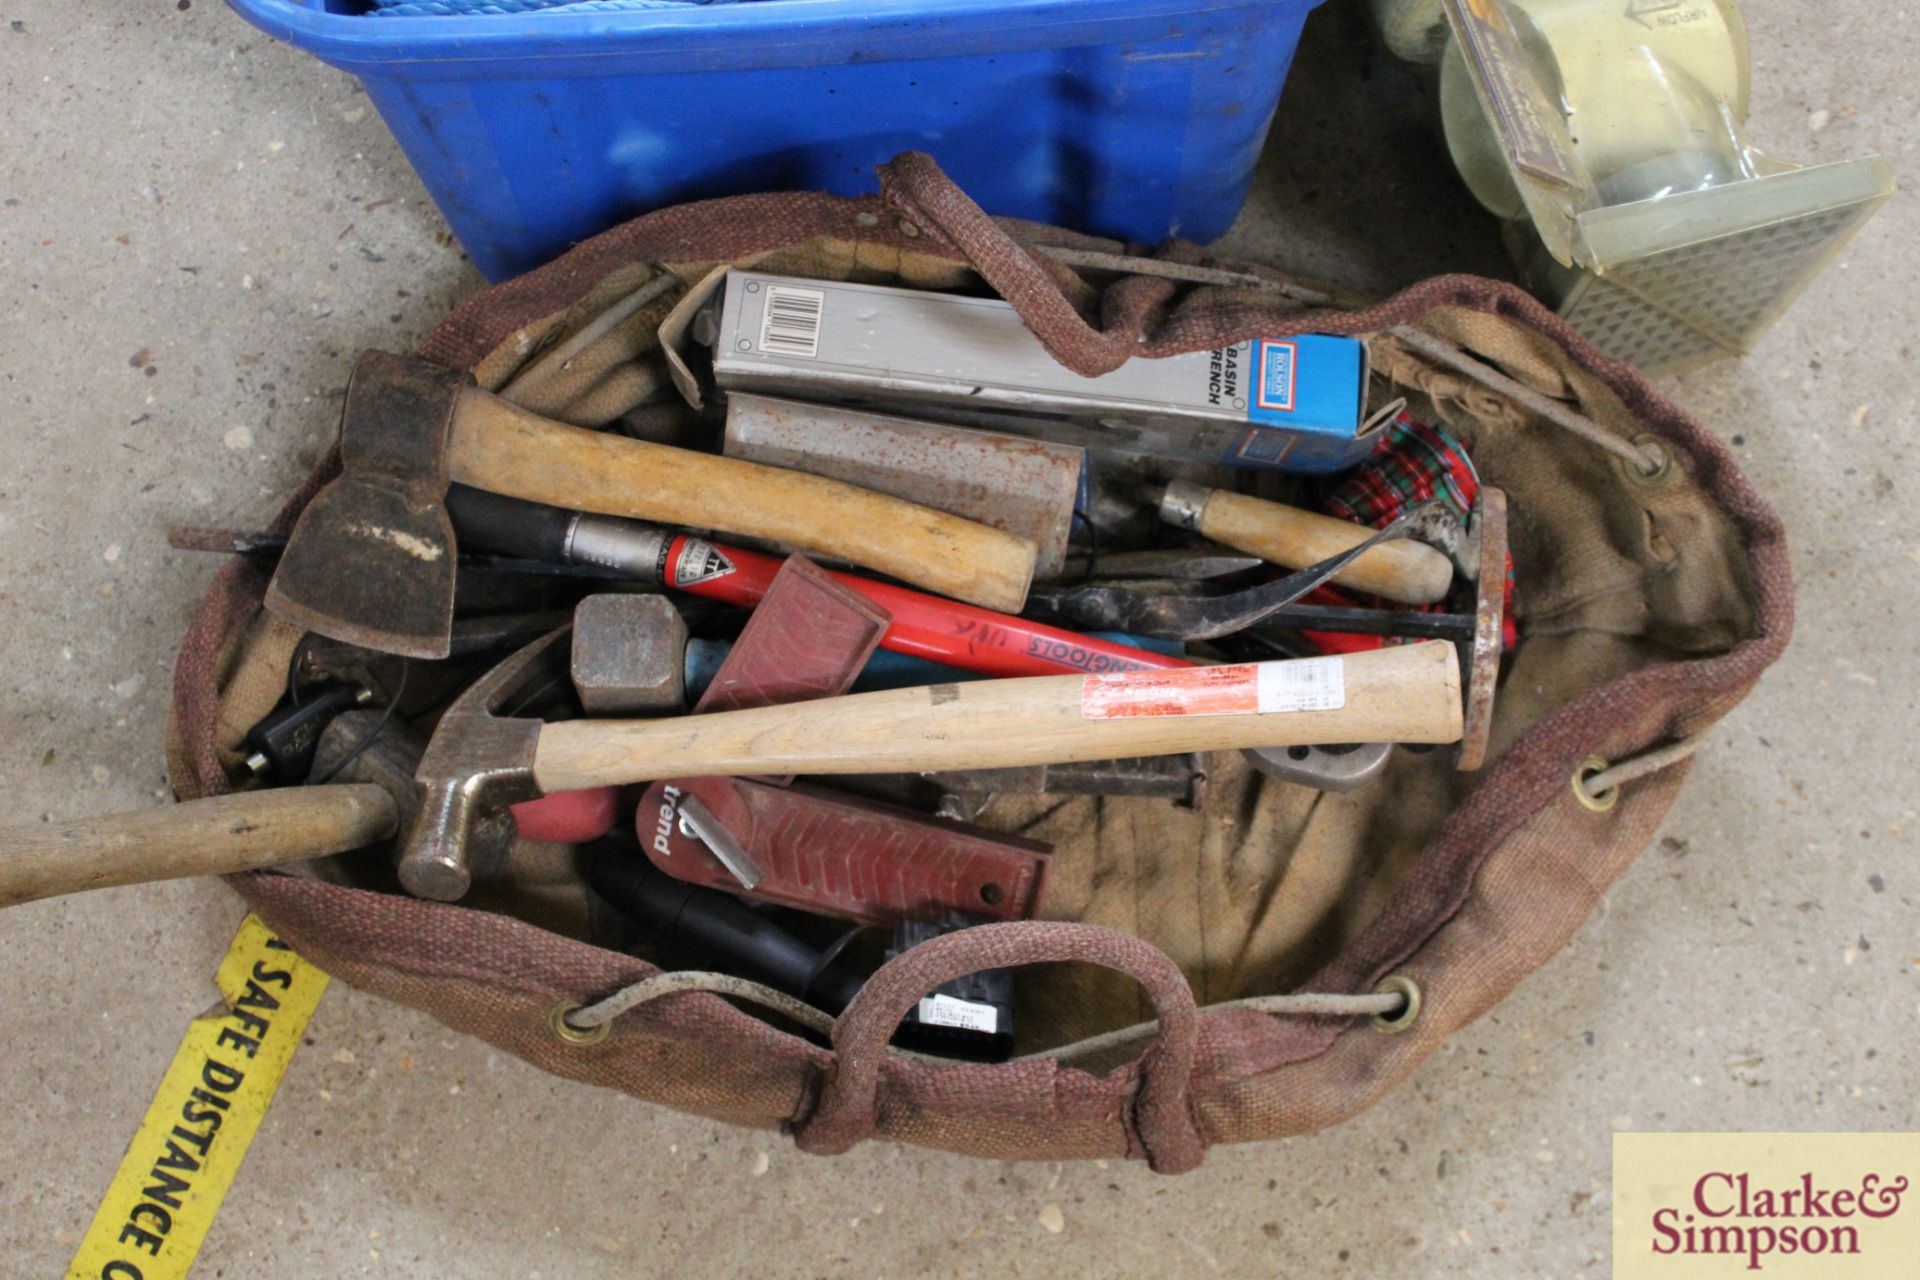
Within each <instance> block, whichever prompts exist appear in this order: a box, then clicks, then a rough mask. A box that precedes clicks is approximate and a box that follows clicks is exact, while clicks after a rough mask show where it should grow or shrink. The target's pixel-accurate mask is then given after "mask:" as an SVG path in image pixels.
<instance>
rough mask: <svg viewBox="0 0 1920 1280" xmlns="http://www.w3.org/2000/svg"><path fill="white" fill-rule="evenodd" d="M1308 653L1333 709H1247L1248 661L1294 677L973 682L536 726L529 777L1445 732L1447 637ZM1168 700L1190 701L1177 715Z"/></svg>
mask: <svg viewBox="0 0 1920 1280" xmlns="http://www.w3.org/2000/svg"><path fill="white" fill-rule="evenodd" d="M1308 661H1309V662H1322V663H1324V662H1333V663H1337V664H1339V668H1340V671H1341V676H1342V683H1343V684H1344V700H1343V703H1344V704H1343V705H1342V706H1340V707H1339V708H1338V709H1337V710H1321V711H1287V710H1274V711H1260V710H1257V709H1256V708H1255V706H1254V705H1253V704H1252V702H1251V701H1250V699H1251V698H1252V696H1253V694H1252V689H1251V686H1248V685H1247V684H1246V683H1245V682H1246V681H1247V680H1250V679H1251V680H1255V681H1256V682H1257V681H1258V668H1262V667H1266V668H1294V669H1295V670H1294V671H1292V672H1279V671H1274V672H1270V673H1268V675H1269V676H1270V677H1271V684H1272V687H1274V688H1275V689H1282V688H1285V687H1286V685H1285V677H1286V676H1287V675H1303V674H1305V673H1304V672H1303V671H1301V670H1300V668H1301V667H1302V664H1301V663H1300V662H1269V663H1249V664H1245V665H1243V666H1238V667H1190V668H1184V669H1181V670H1176V671H1130V672H1122V673H1117V674H1114V675H1105V676H1033V677H1028V678H1025V679H1018V680H981V681H976V682H973V683H969V684H946V685H933V686H930V687H928V688H921V689H895V690H889V691H887V692H883V693H862V694H854V695H851V696H848V697H841V698H823V699H820V700H818V701H815V702H799V703H792V704H789V705H786V706H780V707H759V708H754V709H752V710H746V711H727V712H721V713H719V714H714V715H700V716H684V717H676V718H670V719H664V720H600V721H593V720H569V721H563V722H561V723H558V724H549V725H546V726H545V727H543V728H542V730H541V732H540V738H539V743H538V745H537V747H536V748H535V752H534V763H533V775H534V780H535V781H536V782H537V783H539V785H540V786H541V787H542V788H544V789H545V790H548V791H568V790H580V789H583V788H586V787H593V786H603V785H608V784H616V783H629V782H645V781H650V780H652V779H655V778H668V777H685V776H698V775H703V774H704V775H740V774H763V773H775V774H779V773H810V774H819V773H914V772H920V771H923V770H936V769H995V768H1003V767H1012V766H1016V765H1029V764H1048V763H1056V762H1063V761H1073V760H1102V759H1110V758H1113V757H1116V756H1146V755H1168V754H1173V753H1176V752H1183V751H1213V750H1227V749H1229V748H1235V747H1284V746H1295V745H1310V744H1317V743H1334V742H1453V741H1456V740H1457V739H1458V738H1459V737H1460V732H1461V715H1462V712H1461V698H1460V666H1459V658H1458V655H1457V654H1456V652H1455V650H1454V647H1453V646H1452V645H1449V644H1443V643H1438V642H1433V643H1427V644H1412V645H1395V646H1391V647H1388V648H1384V649H1376V650H1372V651H1370V652H1367V653H1359V654H1351V655H1348V656H1346V657H1343V658H1331V659H1326V658H1322V659H1309V660H1308ZM1321 670H1322V671H1324V670H1325V669H1324V668H1322V669H1321ZM1236 682H1239V683H1236ZM1149 689H1152V690H1156V692H1155V693H1154V694H1153V696H1152V697H1148V698H1146V699H1144V705H1145V706H1146V707H1147V708H1148V710H1147V711H1146V712H1144V713H1143V712H1139V711H1137V710H1136V713H1135V714H1130V715H1114V714H1111V712H1112V709H1113V708H1114V707H1115V706H1117V705H1123V704H1129V703H1132V704H1135V705H1136V706H1137V705H1140V704H1142V702H1143V700H1142V699H1141V698H1140V697H1139V694H1140V693H1141V692H1142V691H1144V690H1149ZM1161 690H1164V691H1165V692H1157V691H1161ZM1182 706H1185V707H1187V708H1189V709H1190V710H1189V711H1188V712H1187V713H1181V712H1180V711H1179V710H1178V708H1180V707H1182ZM1236 708H1237V709H1236ZM1103 710H1104V711H1106V712H1107V713H1108V714H1106V715H1102V714H1101V712H1102V711H1103ZM1090 713H1091V714H1090Z"/></svg>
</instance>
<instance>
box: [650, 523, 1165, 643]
mask: <svg viewBox="0 0 1920 1280" xmlns="http://www.w3.org/2000/svg"><path fill="white" fill-rule="evenodd" d="M689 542H692V543H693V545H694V547H695V548H696V550H697V552H698V553H699V554H698V557H697V561H696V563H699V564H704V563H705V562H706V556H705V554H704V553H705V551H706V548H707V546H708V545H709V544H706V543H703V542H700V541H699V540H697V539H689V538H687V537H686V536H685V535H680V536H677V537H675V538H674V539H673V541H672V542H671V543H669V544H668V546H667V554H666V568H665V573H664V577H665V582H666V585H667V586H670V587H674V588H676V589H678V590H681V591H689V592H692V593H693V594H694V595H701V596H706V597H708V598H709V599H713V600H724V601H726V602H727V603H728V604H736V605H741V606H744V607H746V608H749V609H750V608H752V607H753V606H754V605H756V604H758V603H760V598H761V597H762V596H764V595H766V593H767V588H768V587H770V586H772V585H773V575H774V574H775V573H777V572H779V569H780V561H779V560H778V559H776V558H775V557H773V556H765V555H760V554H758V553H756V552H752V551H742V550H740V549H739V548H738V547H718V546H716V547H714V548H713V549H714V550H716V551H718V552H719V553H720V554H721V555H723V556H725V557H726V558H727V559H728V560H729V561H731V562H732V564H733V569H732V571H731V572H728V573H722V574H719V575H716V576H700V577H694V578H693V579H692V580H691V581H687V582H682V581H680V577H681V568H682V563H683V552H684V551H685V550H686V548H687V545H688V543H689ZM690 576H691V575H690ZM833 576H834V578H835V579H837V580H838V581H839V582H841V583H842V584H843V585H845V586H847V587H849V588H851V589H852V590H854V591H857V592H859V593H860V594H861V595H863V596H865V597H866V598H867V599H869V600H871V601H873V602H874V603H875V604H877V605H879V606H880V607H881V608H883V609H885V610H886V611H887V612H888V613H889V614H891V615H892V616H893V623H892V625H891V626H889V627H888V628H887V633H886V635H885V636H884V637H882V638H881V641H880V647H881V648H883V649H891V650H892V651H893V652H895V653H906V654H912V655H913V656H914V657H918V658H929V659H931V660H933V661H935V662H943V663H946V664H947V665H948V666H951V667H959V668H961V669H963V670H966V671H978V672H980V673H981V674H982V675H989V676H1052V675H1060V674H1062V673H1064V672H1075V671H1080V672H1087V671H1094V672H1099V671H1137V670H1141V669H1143V668H1147V667H1158V668H1168V667H1187V666H1192V665H1193V664H1192V663H1191V662H1189V661H1188V660H1187V659H1185V658H1182V657H1177V656H1175V655H1173V654H1167V653H1155V652H1152V651H1151V650H1147V649H1135V648H1133V647H1131V646H1129V645H1124V644H1117V643H1115V642H1113V641H1111V640H1100V639H1096V638H1095V637H1092V636H1083V635H1076V634H1075V633H1073V632H1071V631H1062V630H1061V629H1060V628H1058V627H1049V626H1047V625H1046V624H1044V623H1039V622H1029V621H1027V620H1026V619H1025V618H1016V617H1014V616H1013V615H1012V614H1006V613H995V612H993V611H992V610H990V609H981V608H978V607H977V606H974V605H970V604H962V603H960V602H959V601H957V600H944V599H941V598H940V597H938V596H930V595H927V594H926V593H924V592H920V591H914V590H911V589H909V588H907V587H896V586H894V585H892V584H891V583H886V582H875V581H873V580H872V579H870V578H861V577H856V576H855V575H853V574H850V573H835V574H834V575H833Z"/></svg>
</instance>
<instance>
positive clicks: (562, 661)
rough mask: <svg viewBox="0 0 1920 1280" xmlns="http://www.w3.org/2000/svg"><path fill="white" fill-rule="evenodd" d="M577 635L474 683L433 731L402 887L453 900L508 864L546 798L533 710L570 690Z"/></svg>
mask: <svg viewBox="0 0 1920 1280" xmlns="http://www.w3.org/2000/svg"><path fill="white" fill-rule="evenodd" d="M572 630H573V629H572V628H571V627H561V628H560V629H559V630H557V631H553V632H551V633H549V634H547V635H544V636H542V637H540V638H539V639H538V640H535V641H534V642H533V643H532V644H530V645H528V646H527V647H526V648H524V649H522V650H520V651H519V652H518V653H516V654H514V655H513V656H512V657H511V658H508V659H507V660H506V661H504V662H502V663H501V664H500V665H499V666H497V667H495V668H494V669H493V670H492V671H489V672H488V673H487V674H486V675H484V676H482V677H481V678H480V679H479V680H477V681H475V682H474V683H473V684H472V686H470V687H469V688H468V689H467V691H466V692H465V693H463V694H461V695H460V697H459V698H458V699H456V700H455V701H454V703H453V705H452V706H450V707H448V708H447V710H446V713H445V714H443V715H442V716H441V717H440V723H439V725H438V727H436V728H435V729H434V731H433V739H432V741H430V742H429V743H428V744H427V751H426V754H425V755H423V756H422V757H421V758H420V767H419V768H418V769H417V770H415V771H414V775H413V776H414V780H415V781H416V782H417V783H418V784H419V787H420V814H419V817H418V818H416V819H415V820H414V824H413V829H412V830H411V831H410V832H408V834H407V840H406V844H405V846H404V847H403V848H402V849H401V852H400V867H399V870H400V883H401V884H402V885H404V886H406V890H407V892H408V893H411V894H413V895H414V896H416V897H420V898H434V899H438V900H439V901H441V902H452V901H455V900H456V899H458V898H460V897H462V896H464V895H465V894H466V892H467V888H468V886H469V885H471V884H472V883H473V870H474V868H475V867H480V868H482V869H485V868H488V867H490V866H493V865H495V864H497V863H498V862H500V861H502V860H504V859H505V858H506V856H507V853H508V851H509V849H510V848H511V846H512V844H513V839H514V835H515V828H514V824H513V815H512V814H511V813H510V812H508V811H509V810H510V809H511V808H512V807H513V806H514V805H516V804H519V803H520V802H521V801H522V800H531V799H533V798H535V797H536V796H538V795H539V794H540V788H539V786H538V785H537V784H536V783H535V782H534V780H533V753H534V748H535V746H536V745H537V744H538V743H539V741H540V720H539V718H538V716H537V715H536V714H533V710H534V709H535V708H539V707H542V706H549V705H551V704H552V701H553V698H554V695H555V694H556V693H557V692H558V691H559V690H561V689H564V688H565V687H567V655H568V646H567V642H568V640H569V639H570V637H571V634H572Z"/></svg>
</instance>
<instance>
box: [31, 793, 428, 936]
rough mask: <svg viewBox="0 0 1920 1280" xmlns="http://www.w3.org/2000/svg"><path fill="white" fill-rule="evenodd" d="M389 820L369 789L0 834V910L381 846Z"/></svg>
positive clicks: (227, 801)
mask: <svg viewBox="0 0 1920 1280" xmlns="http://www.w3.org/2000/svg"><path fill="white" fill-rule="evenodd" d="M398 821H399V818H398V815H397V813H396V812H395V809H394V804H393V798H392V797H391V796H389V795H388V794H387V793H386V791H385V790H384V789H382V788H381V787H378V786H375V785H373V784H372V783H356V784H351V785H348V784H341V785H336V786H322V787H286V788H282V789H280V790H275V791H249V792H246V793H245V794H243V795H233V796H216V797H214V798H212V799H208V800H190V801H188V802H187V803H185V804H178V805H171V806H168V807H167V808H164V809H152V810H149V811H147V812H145V813H119V814H114V815H112V816H110V817H105V818H85V819H82V820H80V821H78V822H55V823H35V824H34V825H33V826H30V827H14V828H12V829H10V830H4V831H0V907H10V906H12V905H14V904H15V903H17V902H32V901H33V900H34V899H36V898H51V897H55V896H57V895H59V894H63V893H77V892H79V891H80V890H82V889H105V888H108V887H109V886H112V885H117V884H139V883H142V882H144V881H148V880H174V879H178V878H180V877H182V876H213V875H226V874H227V873H229V872H233V871H252V870H254V869H255V868H257V867H271V866H275V865H277V864H279V863H283V862H297V861H299V860H301V859H303V858H318V857H324V856H325V855H327V854H330V853H344V852H346V851H347V850H349V849H358V848H360V847H361V846H362V845H369V844H373V843H375V842H377V841H380V840H385V839H387V838H388V837H390V836H392V835H393V833H394V828H395V825H396V824H397V823H398Z"/></svg>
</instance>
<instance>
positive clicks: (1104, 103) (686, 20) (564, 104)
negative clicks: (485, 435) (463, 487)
mask: <svg viewBox="0 0 1920 1280" xmlns="http://www.w3.org/2000/svg"><path fill="white" fill-rule="evenodd" d="M228 3H229V4H230V5H232V6H233V8H234V9H236V10H238V11H239V12H240V14H241V15H242V16H244V17H245V18H246V19H247V20H248V21H250V22H252V23H253V24H254V25H256V26H258V27H259V28H261V30H263V31H265V32H267V33H268V34H269V35H272V36H274V37H276V38H277V39H281V40H285V41H287V42H288V43H290V44H293V45H295V46H297V47H299V48H301V49H305V50H307V51H308V52H309V53H312V54H313V55H314V56H316V57H318V58H320V59H321V60H322V61H324V62H327V63H329V64H330V65H332V66H335V67H338V68H340V69H341V70H343V71H346V72H349V73H351V74H352V75H354V76H356V77H358V78H359V80H360V82H361V84H362V85H363V86H364V87H365V89H366V91H367V96H368V97H369V98H371V99H372V101H373V104H374V106H375V107H376V108H377V109H378V110H379V112H380V114H381V116H382V117H383V118H384V119H385V120H386V122H387V127H388V128H390V129H391V130H392V131H393V135H394V137H395V138H396V139H398V141H399V143H400V146H401V148H402V149H403V150H405V152H406V153H407V158H408V159H409V160H411V161H412V162H413V167H414V168H415V169H416V170H417V171H418V172H419V174H420V178H421V180H422V181H423V182H424V183H425V184H426V187H427V190H428V191H429V192H431V193H432V195H433V198H434V199H435V200H436V201H437V202H438V203H439V205H440V210H441V212H442V213H444V214H445V215H446V218H447V221H448V223H449V224H451V226H452V227H453V231H454V234H455V235H457V236H458V237H459V238H460V243H461V244H462V245H463V246H465V248H466V250H467V252H468V254H469V255H470V256H471V257H472V258H473V262H474V265H475V266H477V267H478V268H479V269H480V271H481V273H482V274H484V275H486V276H487V277H488V278H489V279H494V280H499V279H503V278H505V277H507V276H511V275H516V274H518V273H520V272H522V271H526V270H528V269H529V268H531V267H535V266H538V265H540V264H541V263H543V262H546V261H547V260H548V259H550V258H552V257H554V256H555V255H557V254H559V253H560V252H562V251H564V250H565V249H566V248H567V247H568V246H570V245H572V244H574V243H575V242H577V241H579V240H582V239H585V238H586V237H588V236H590V235H593V234H594V233H595V232H598V231H602V230H604V229H606V228H607V227H610V226H613V225H614V224H616V223H618V222H621V221H624V220H625V219H627V218H630V217H633V216H634V215H636V214H640V213H644V212H647V211H648V210H651V209H659V208H664V207H666V206H668V205H673V204H679V203H682V202H684V201H688V200H699V199H704V198H707V197H710V196H720V195H734V194H738V193H741V192H750V191H779V190H820V191H828V192H832V193H835V194H839V195H858V194H861V193H864V192H870V191H872V190H874V189H875V187H876V184H875V180H874V176H873V169H874V166H875V165H878V164H880V163H882V162H884V161H886V160H888V159H890V158H891V157H892V156H893V155H895V154H896V153H897V152H900V151H905V150H920V151H926V152H929V153H931V154H932V155H933V156H934V158H935V159H936V160H938V161H939V162H940V165H941V166H942V167H943V168H944V169H945V170H946V171H947V173H948V174H950V175H951V176H952V177H953V178H954V180H955V181H956V182H958V183H959V184H960V185H961V187H962V188H964V189H965V190H966V191H967V192H968V193H970V194H971V195H972V196H973V197H974V198H975V199H976V200H978V201H979V202H980V203H981V204H982V205H983V206H985V208H986V209H987V211H988V212H990V213H997V214H1006V215H1010V216H1014V217H1020V218H1031V219H1035V220H1038V221H1042V222H1052V223H1058V224H1060V225H1063V226H1069V227H1077V228H1080V229H1083V230H1086V231H1090V232H1094V233H1096V234H1100V235H1108V236H1115V237H1119V238H1122V239H1128V240H1139V241H1146V242H1150V243H1151V242H1156V241H1159V240H1161V239H1164V238H1165V237H1167V236H1169V235H1182V236H1187V237H1189V238H1191V239H1196V240H1201V241H1205V240H1211V239H1213V238H1214V237H1215V236H1218V235H1219V234H1221V233H1222V232H1224V231H1225V230H1226V229H1227V227H1228V226H1229V225H1230V224H1231V223H1232V221H1233V219H1234V216H1235V215H1236V214H1237V213H1238V212H1239V209H1240V205H1241V202H1242V201H1243V200H1244V199H1245V198H1246V194H1247V185H1248V183H1249V181H1250V180H1251V179H1252V176H1253V167H1254V163H1255V161H1257V160H1258V159H1259V156H1260V148H1261V145H1262V143H1263V142H1264V141H1265V138H1266V133H1267V125H1268V122H1269V121H1270V120H1271V119H1272V116H1273V109H1274V106H1275V104H1276V103H1277V102H1278V101H1279V98H1280V88H1281V85H1282V84H1283V83H1284V82H1285V80H1286V74H1287V68H1288V65H1289V64H1290V63H1291V61H1292V59H1293V50H1294V46H1295V44H1296V43H1297V42H1298V40H1299V36H1300V27H1301V25H1302V23H1303V22H1304V21H1305V20H1306V15H1307V13H1308V11H1309V10H1311V9H1312V8H1313V7H1314V6H1315V5H1316V4H1318V3H1319V0H1232V2H1228V0H756V2H754V3H743V4H719V5H689V6H686V7H683V8H673V9H655V10H644V11H635V12H629V13H549V14H537V13H536V14H526V15H517V16H502V15H493V16H473V17H415V18H401V17H374V16H370V15H368V14H366V13H364V12H362V10H363V9H364V8H365V7H366V6H365V5H364V4H362V3H359V2H358V0H228Z"/></svg>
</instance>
